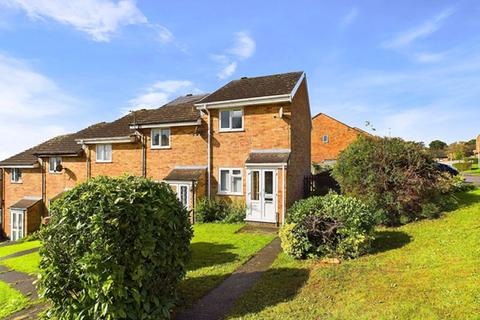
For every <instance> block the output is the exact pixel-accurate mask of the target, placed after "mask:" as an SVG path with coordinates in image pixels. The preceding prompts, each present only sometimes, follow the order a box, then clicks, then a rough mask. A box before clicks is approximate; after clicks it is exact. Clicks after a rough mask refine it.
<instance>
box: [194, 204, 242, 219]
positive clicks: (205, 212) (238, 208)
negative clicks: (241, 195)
mask: <svg viewBox="0 0 480 320" xmlns="http://www.w3.org/2000/svg"><path fill="white" fill-rule="evenodd" d="M195 214H196V221H197V222H199V223H208V222H223V223H240V222H243V221H244V220H245V216H246V206H245V204H244V203H243V202H240V201H238V202H236V201H234V202H227V201H225V200H223V199H218V198H213V199H208V198H202V199H199V200H198V202H197V205H196V208H195Z"/></svg>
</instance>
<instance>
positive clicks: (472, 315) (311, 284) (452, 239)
mask: <svg viewBox="0 0 480 320" xmlns="http://www.w3.org/2000/svg"><path fill="white" fill-rule="evenodd" d="M460 198H461V202H462V204H463V205H462V207H461V208H460V209H458V210H456V211H453V212H450V213H448V214H447V215H446V216H445V217H443V218H441V219H439V220H430V221H421V222H418V223H412V224H409V225H406V226H403V227H400V228H395V229H380V230H378V239H377V241H376V242H375V245H374V249H373V252H372V253H371V254H370V255H367V256H364V257H362V258H360V259H357V260H353V261H347V262H343V263H342V264H340V265H322V264H320V263H318V262H314V261H295V260H293V259H291V258H289V257H287V256H286V255H284V254H282V255H280V256H279V258H278V259H277V260H276V261H275V263H274V265H273V266H272V268H271V269H270V270H269V271H267V273H266V274H265V275H264V276H263V277H262V279H261V280H260V282H259V283H258V284H257V285H256V286H255V287H254V288H252V289H251V290H250V291H249V292H248V293H247V294H246V295H245V296H244V297H242V299H240V301H239V302H238V303H237V304H236V306H235V310H234V311H233V313H232V314H231V316H230V317H229V319H240V318H241V319H478V318H479V316H478V315H479V314H480V272H479V271H480V269H479V266H480V246H479V243H480V190H477V191H473V192H469V193H467V194H463V195H461V196H460Z"/></svg>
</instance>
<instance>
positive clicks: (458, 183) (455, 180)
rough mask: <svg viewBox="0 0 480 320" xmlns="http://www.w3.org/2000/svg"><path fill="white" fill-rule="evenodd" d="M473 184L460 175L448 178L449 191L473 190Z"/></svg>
mask: <svg viewBox="0 0 480 320" xmlns="http://www.w3.org/2000/svg"><path fill="white" fill-rule="evenodd" d="M474 189H475V185H473V184H472V183H467V182H465V177H463V176H462V175H458V176H453V177H451V179H450V191H451V192H464V191H470V190H474Z"/></svg>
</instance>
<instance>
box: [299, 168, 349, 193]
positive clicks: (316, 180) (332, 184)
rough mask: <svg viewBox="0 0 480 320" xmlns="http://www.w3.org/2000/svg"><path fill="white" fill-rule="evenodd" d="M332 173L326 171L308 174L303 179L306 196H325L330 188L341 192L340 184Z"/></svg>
mask: <svg viewBox="0 0 480 320" xmlns="http://www.w3.org/2000/svg"><path fill="white" fill-rule="evenodd" d="M331 173H332V172H331V171H324V172H322V173H318V174H312V175H309V176H306V177H305V178H304V180H303V185H304V187H303V190H304V197H305V198H308V197H312V196H324V195H326V194H327V193H328V192H329V191H330V190H334V191H336V192H340V186H339V185H338V182H337V181H336V180H335V179H334V178H333V177H332V175H331Z"/></svg>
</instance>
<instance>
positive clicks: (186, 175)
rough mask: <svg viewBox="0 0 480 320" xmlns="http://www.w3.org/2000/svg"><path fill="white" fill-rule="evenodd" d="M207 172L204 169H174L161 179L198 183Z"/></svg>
mask: <svg viewBox="0 0 480 320" xmlns="http://www.w3.org/2000/svg"><path fill="white" fill-rule="evenodd" d="M206 172H207V170H206V169H205V168H185V169H184V168H175V169H173V170H172V171H170V173H169V174H168V175H167V176H166V177H165V178H164V179H163V180H166V181H198V180H199V179H200V177H201V176H202V175H204V174H205V173H206Z"/></svg>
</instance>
